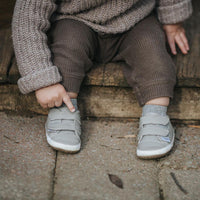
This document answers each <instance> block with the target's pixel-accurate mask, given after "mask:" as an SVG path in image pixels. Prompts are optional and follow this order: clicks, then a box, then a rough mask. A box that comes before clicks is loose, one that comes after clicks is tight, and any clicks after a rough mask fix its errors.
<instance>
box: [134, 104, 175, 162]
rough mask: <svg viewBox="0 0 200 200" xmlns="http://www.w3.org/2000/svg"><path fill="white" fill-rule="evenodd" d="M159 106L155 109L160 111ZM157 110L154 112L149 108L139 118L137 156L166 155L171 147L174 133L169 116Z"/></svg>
mask: <svg viewBox="0 0 200 200" xmlns="http://www.w3.org/2000/svg"><path fill="white" fill-rule="evenodd" d="M150 107H151V105H150ZM159 107H160V108H161V109H162V107H161V106H157V107H156V109H157V111H158V110H159V112H160V108H159ZM154 108H155V107H154ZM154 108H153V109H154ZM158 108H159V109H158ZM147 110H149V108H148V109H147ZM157 111H156V112H154V111H153V110H152V109H151V108H150V110H149V112H145V114H144V115H143V116H142V117H141V118H140V128H139V134H138V147H137V156H138V157H139V158H144V159H151V158H159V157H162V156H164V155H166V154H167V153H168V152H169V151H170V150H171V149H172V147H173V144H174V137H175V133H174V129H173V127H172V125H171V123H170V120H169V117H168V116H167V115H166V112H165V114H163V113H159V112H157Z"/></svg>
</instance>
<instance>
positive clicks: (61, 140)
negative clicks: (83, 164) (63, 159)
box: [45, 106, 81, 153]
mask: <svg viewBox="0 0 200 200" xmlns="http://www.w3.org/2000/svg"><path fill="white" fill-rule="evenodd" d="M45 129H46V137H47V142H48V143H49V145H50V146H51V147H53V148H54V149H56V150H60V151H64V152H67V153H75V152H77V151H79V150H80V147H81V140H80V135H81V121H80V112H79V111H78V110H76V111H75V112H73V113H72V112H70V111H69V109H68V108H67V107H66V106H61V107H59V108H52V109H50V111H49V114H48V118H47V121H46V124H45Z"/></svg>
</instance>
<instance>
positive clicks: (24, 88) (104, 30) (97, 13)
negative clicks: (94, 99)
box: [12, 0, 192, 158]
mask: <svg viewBox="0 0 200 200" xmlns="http://www.w3.org/2000/svg"><path fill="white" fill-rule="evenodd" d="M155 12H156V13H155ZM191 13H192V5H191V1H190V0H157V1H156V0H126V1H123V0H109V1H106V0H83V1H77V0H68V1H64V0H59V1H54V0H17V2H16V5H15V10H14V15H13V21H12V33H13V43H14V49H15V54H16V58H17V63H18V67H19V71H20V74H21V78H20V79H19V81H18V86H19V89H20V91H21V92H22V93H24V94H26V93H29V92H32V91H35V94H36V98H37V100H38V102H39V104H40V105H41V106H42V107H43V108H50V110H49V114H48V118H47V122H46V124H45V128H46V136H47V141H48V143H49V145H51V146H52V147H53V148H55V149H58V150H61V151H65V152H77V151H79V150H80V147H81V141H80V135H81V128H80V125H81V122H80V113H79V110H78V107H77V100H76V99H77V95H78V93H79V88H80V85H81V82H82V80H83V78H84V76H85V73H86V72H87V71H88V70H89V69H90V68H91V67H92V65H93V62H94V61H97V62H102V63H107V62H111V61H112V62H117V61H123V62H125V63H126V66H125V67H124V69H123V71H124V75H125V77H126V78H127V81H128V83H129V84H130V86H132V88H133V89H134V91H135V94H136V97H137V99H138V101H139V104H140V105H141V106H143V112H142V116H141V118H140V130H139V133H138V147H137V156H138V157H139V158H158V157H161V156H163V155H165V154H166V153H167V152H169V151H170V150H171V149H172V147H173V143H174V129H173V127H172V125H171V123H170V120H169V117H168V116H167V114H166V112H167V106H168V105H169V100H170V98H172V97H173V88H174V85H175V80H176V74H175V67H174V64H173V62H172V60H171V58H170V56H169V55H168V53H167V51H166V47H165V35H164V33H163V30H162V27H163V29H164V32H165V34H166V36H167V41H168V43H169V46H170V48H171V51H172V53H173V54H176V47H175V44H177V45H178V46H179V48H180V49H181V51H182V53H183V54H187V52H188V50H189V45H188V42H187V38H186V36H185V31H184V29H183V28H182V26H181V24H180V22H182V21H184V20H185V19H187V18H188V17H189V16H190V15H191ZM158 20H159V21H158ZM161 24H163V26H161ZM48 30H49V32H48V33H47V31H48ZM47 36H48V37H47Z"/></svg>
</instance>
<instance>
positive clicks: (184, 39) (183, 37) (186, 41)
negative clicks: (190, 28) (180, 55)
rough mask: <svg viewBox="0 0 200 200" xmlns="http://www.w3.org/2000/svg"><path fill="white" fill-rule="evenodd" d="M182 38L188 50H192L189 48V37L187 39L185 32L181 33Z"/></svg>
mask: <svg viewBox="0 0 200 200" xmlns="http://www.w3.org/2000/svg"><path fill="white" fill-rule="evenodd" d="M180 37H181V39H182V40H183V42H184V45H185V48H186V50H187V51H188V50H189V49H190V48H189V44H188V40H187V37H186V35H185V33H183V32H182V33H180Z"/></svg>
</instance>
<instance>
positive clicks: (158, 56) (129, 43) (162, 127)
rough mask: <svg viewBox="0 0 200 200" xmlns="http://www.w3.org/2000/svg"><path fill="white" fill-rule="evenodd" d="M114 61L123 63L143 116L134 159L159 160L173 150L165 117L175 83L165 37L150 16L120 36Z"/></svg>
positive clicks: (167, 119)
mask: <svg viewBox="0 0 200 200" xmlns="http://www.w3.org/2000/svg"><path fill="white" fill-rule="evenodd" d="M123 37H124V38H123V40H122V43H121V46H120V48H119V54H118V56H117V57H116V58H115V59H116V60H124V61H125V62H126V64H127V66H126V67H125V68H124V74H125V76H126V78H127V81H128V83H129V84H130V85H131V86H132V87H133V88H134V90H135V94H136V96H137V98H138V100H139V103H140V105H141V106H143V114H142V117H141V119H140V131H139V135H138V138H139V142H138V148H137V155H138V156H139V157H142V158H154V157H160V156H162V155H164V154H166V153H167V152H168V151H169V150H170V149H171V148H172V146H173V141H174V130H173V128H172V126H171V123H170V121H169V118H168V116H167V115H166V112H167V106H168V104H169V98H170V97H173V88H174V85H175V81H176V74H175V66H174V64H173V62H172V59H171V57H170V56H169V54H168V53H167V50H166V46H165V45H166V44H165V35H164V33H163V31H162V29H161V26H160V24H159V23H158V22H157V20H156V18H155V17H154V16H153V15H151V16H149V17H147V18H145V19H144V20H142V21H141V22H140V23H138V24H137V25H136V26H135V27H134V28H133V29H132V30H130V31H128V32H127V33H125V34H124V36H123Z"/></svg>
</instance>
